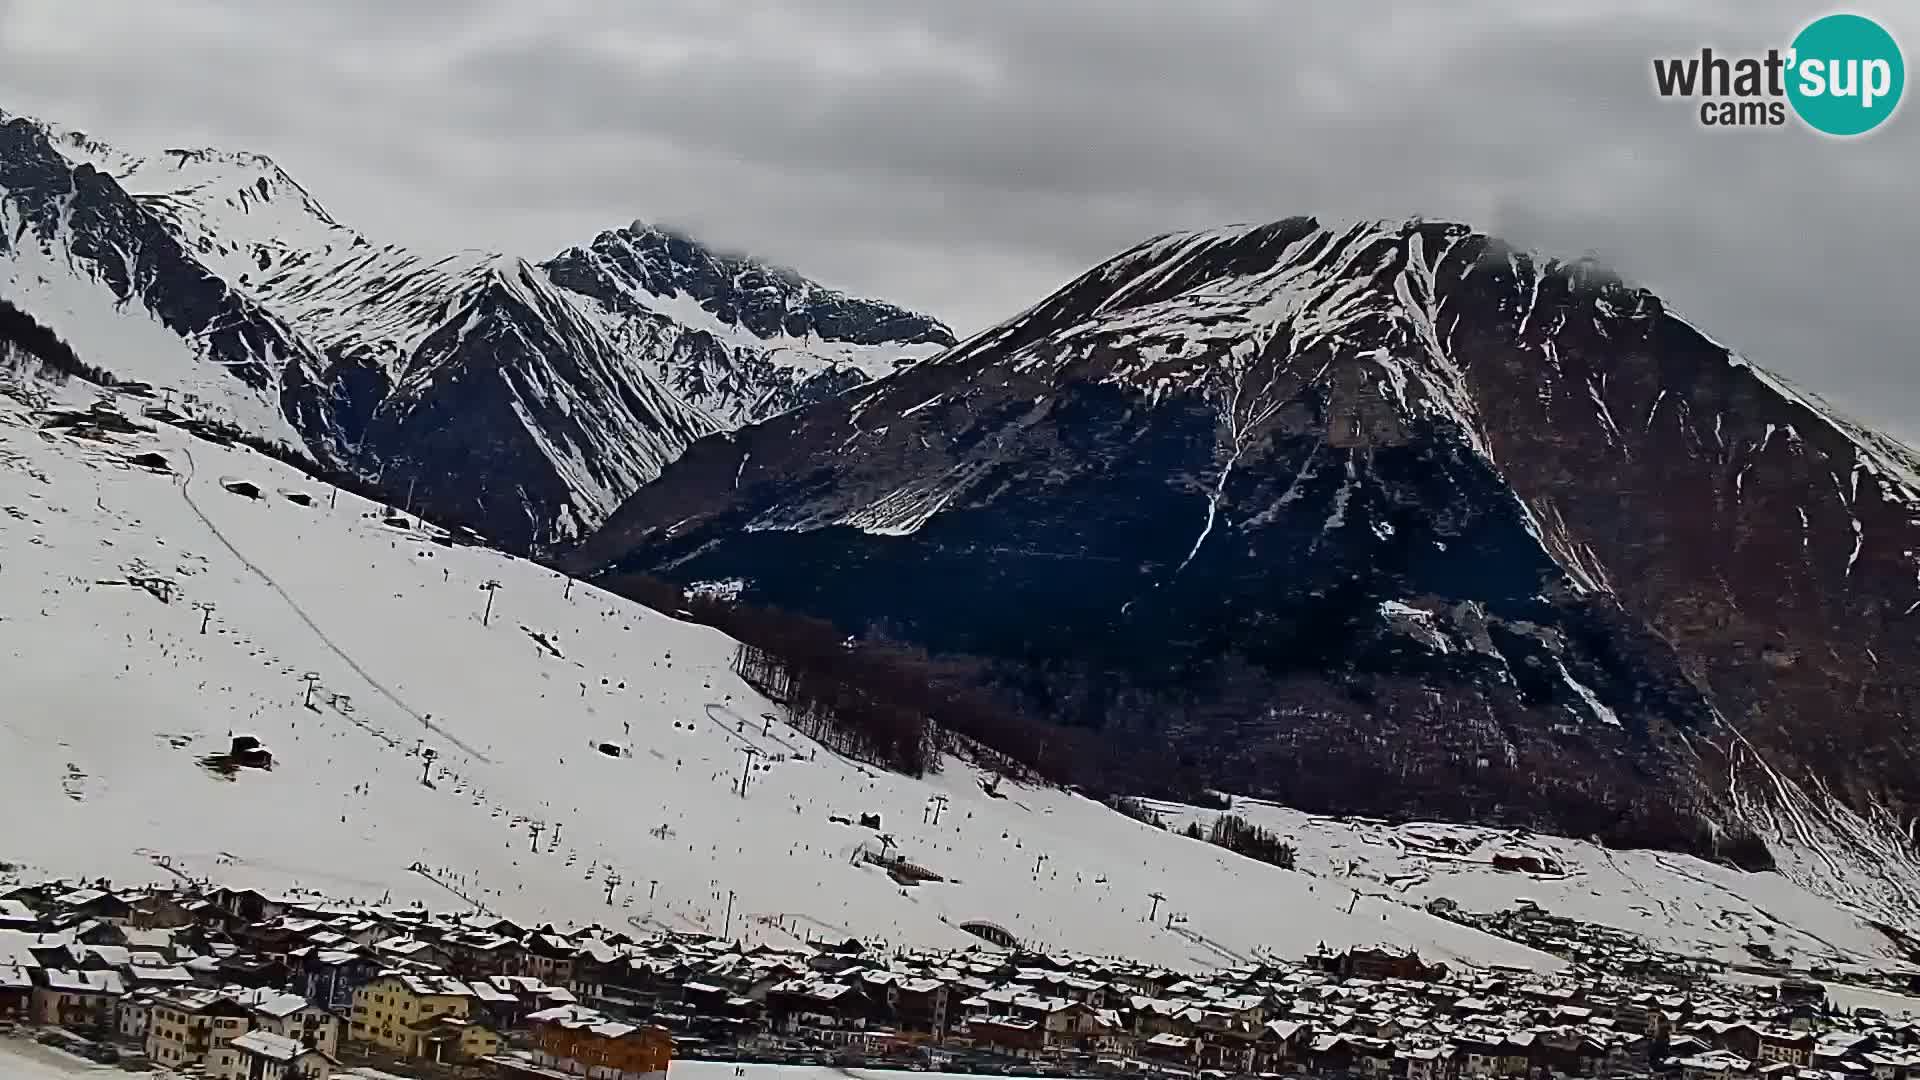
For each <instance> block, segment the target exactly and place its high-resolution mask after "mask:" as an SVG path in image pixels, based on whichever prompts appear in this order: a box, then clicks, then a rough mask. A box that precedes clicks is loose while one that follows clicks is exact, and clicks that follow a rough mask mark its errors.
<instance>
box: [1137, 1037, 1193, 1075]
mask: <svg viewBox="0 0 1920 1080" xmlns="http://www.w3.org/2000/svg"><path fill="white" fill-rule="evenodd" d="M1139 1048H1140V1056H1141V1057H1143V1058H1146V1059H1147V1060H1149V1061H1154V1062H1157V1063H1159V1064H1161V1065H1168V1066H1172V1067H1174V1068H1177V1069H1192V1068H1195V1067H1196V1066H1197V1064H1198V1063H1199V1060H1200V1044H1199V1042H1198V1041H1197V1040H1195V1039H1193V1038H1191V1037H1189V1036H1186V1035H1174V1034H1172V1033H1170V1032H1169V1033H1166V1034H1161V1035H1155V1036H1153V1037H1152V1038H1149V1039H1146V1040H1144V1041H1142V1042H1141V1043H1140V1044H1139Z"/></svg>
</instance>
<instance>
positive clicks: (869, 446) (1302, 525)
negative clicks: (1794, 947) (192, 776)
mask: <svg viewBox="0 0 1920 1080" xmlns="http://www.w3.org/2000/svg"><path fill="white" fill-rule="evenodd" d="M1916 476H1920V463H1916V460H1915V458H1914V456H1913V455H1912V453H1911V452H1910V451H1907V450H1905V449H1904V448H1902V447H1899V446H1897V445H1895V444H1893V443H1892V442H1891V441H1889V440H1886V439H1884V438H1881V437H1878V436H1875V435H1872V434H1870V433H1867V432H1864V431H1862V430H1860V429H1858V428H1856V427H1854V426H1853V425H1851V424H1849V423H1847V422H1845V421H1843V420H1840V419H1838V418H1836V417H1835V416H1833V415H1832V414H1831V413H1830V412H1829V411H1828V410H1826V409H1824V408H1823V407H1821V406H1820V405H1819V404H1817V403H1815V402H1813V401H1811V400H1810V399H1808V398H1806V397H1804V396H1803V395H1800V394H1798V393H1796V392H1794V391H1792V390H1791V389H1789V388H1787V387H1786V386H1785V385H1784V384H1782V383H1781V382H1779V381H1778V380H1777V379H1775V378H1773V377H1772V376H1769V375H1767V374H1765V373H1763V372H1761V371H1759V370H1758V369H1756V368H1754V367H1752V366H1751V365H1749V364H1747V363H1746V362H1745V361H1743V360H1741V359H1740V358H1738V357H1736V356H1734V355H1732V354H1730V353H1729V352H1728V351H1727V350H1726V349H1724V348H1722V347H1721V346H1719V345H1717V344H1715V343H1714V342H1713V341H1711V340H1709V339H1708V338H1706V337H1705V336H1703V335H1702V334H1701V333H1699V332H1698V331H1696V330H1694V329H1693V328H1692V327H1691V326H1689V325H1688V324H1687V323H1685V322H1684V321H1682V320H1681V319H1680V318H1678V317H1677V316H1675V315H1673V314H1672V313H1671V312H1669V311H1667V310H1666V308H1665V306H1664V305H1663V304H1662V303H1661V302H1660V301H1659V299H1658V298H1657V297H1655V296H1653V295H1652V294H1650V293H1647V292H1645V291H1644V290H1640V289H1636V288H1633V287H1631V286H1629V285H1627V284H1625V283H1623V282H1621V281H1619V280H1617V279H1616V278H1613V277H1612V276H1610V275H1607V274H1605V273H1602V272H1601V271H1599V270H1597V269H1596V268H1594V267H1592V266H1590V265H1586V264H1582V263H1572V264H1567V263H1560V262H1556V261H1553V260H1543V259H1538V258H1535V257H1532V256H1529V255H1526V254H1523V253H1518V252H1514V251H1511V250H1509V249H1508V248H1506V247H1505V246H1503V245H1501V244H1500V243H1499V242H1497V241H1495V240H1492V239H1489V238H1487V237H1485V236H1483V235H1479V234H1476V233H1473V232H1472V231H1471V230H1469V229H1467V228H1464V227H1461V226H1454V225H1444V224H1435V223H1405V224H1392V223H1386V224H1381V223H1368V224H1363V225H1358V226H1355V227H1352V228H1346V229H1338V230H1330V229H1327V228H1323V227H1322V226H1320V225H1319V224H1318V223H1317V222H1314V221H1311V220H1306V219H1295V220H1290V221H1283V222H1279V223H1276V224H1273V225H1268V226H1264V227H1260V228H1249V229H1228V230H1219V231H1213V232H1206V233H1197V234H1184V235H1178V236H1171V237H1164V238H1160V239H1157V240H1154V241H1151V242H1149V243H1147V244H1143V245H1141V246H1140V247H1138V248H1135V249H1133V250H1131V251H1129V252H1127V253H1125V254H1123V255H1121V256H1119V257H1117V258H1115V259H1113V260H1111V261H1110V262H1108V263H1106V264H1104V265H1102V266H1100V267H1098V268H1096V269H1094V270H1093V271H1091V272H1089V273H1088V274H1086V275H1084V276H1083V277H1081V278H1080V279H1079V280H1077V281H1075V282H1073V283H1072V284H1070V285H1068V286H1067V287H1066V288H1064V289H1062V290H1061V291H1060V292H1059V293H1057V294H1055V295H1054V296H1052V297H1050V298H1048V299H1047V300H1045V301H1043V302H1042V303H1041V304H1039V305H1038V306H1036V307H1035V308H1033V309H1032V310H1030V311H1028V312H1026V313H1025V314H1023V315H1021V316H1019V317H1017V318H1015V319H1013V320H1010V321H1009V322H1007V323H1005V324H1003V325H1001V326H999V327H996V328H994V329H993V330H990V331H988V332H986V333H984V334H981V335H979V336H978V337H975V338H973V339H971V340H969V341H967V342H964V343H962V344H961V345H960V346H959V347H957V348H955V349H953V350H952V351H950V352H948V353H946V354H943V355H942V356H940V357H938V358H936V359H934V360H930V361H926V362H923V363H920V364H918V365H916V366H914V367H912V368H910V369H908V370H906V371H903V372H901V373H900V374H898V375H896V376H895V377H893V378H891V379H888V380H887V381H885V382H883V383H880V384H876V385H874V386H871V387H864V388H860V389H856V390H854V391H852V392H850V393H848V394H845V395H843V396H841V397H837V398H834V399H831V400H828V401H825V402H822V403H820V404H816V405H813V406H810V407H807V408H804V409H801V410H799V411H796V412H792V413H787V414H784V415H780V416H776V417H774V418H772V419H770V420H767V421H765V422H763V423H760V424H756V425H753V426H750V427H747V428H744V429H742V430H740V431H738V432H734V433H731V434H726V435H720V436H715V437H712V438H709V439H705V440H702V441H700V442H698V443H695V444H694V445H693V446H692V447H691V448H690V449H689V450H688V451H687V453H686V454H685V455H684V456H683V457H682V458H681V459H680V460H679V461H678V462H676V463H675V464H674V465H673V466H671V467H669V468H668V469H667V470H666V472H665V473H664V474H663V475H662V477H661V478H660V480H658V481H657V482H655V483H654V484H652V485H649V486H648V487H646V488H643V489H641V490H640V491H639V492H638V493H637V494H636V495H635V496H634V497H633V498H632V499H631V500H629V501H628V503H627V504H626V505H625V506H624V507H623V508H622V509H621V510H620V511H619V512H618V513H616V514H615V515H614V517H613V518H612V519H611V520H610V521H609V523H608V525H607V526H606V527H605V528H604V529H603V530H602V531H601V532H600V533H599V534H597V535H596V536H594V537H593V538H592V539H591V540H590V541H589V542H588V543H587V544H585V545H583V546H582V547H581V548H580V549H578V550H577V551H575V552H573V553H572V555H571V556H570V564H571V565H572V566H574V567H576V568H611V569H614V570H640V571H648V572H654V573H660V574H664V575H666V576H670V577H674V578H677V579H681V580H698V579H735V578H737V579H742V580H743V581H745V582H746V593H745V595H746V597H747V598H748V599H749V600H753V601H758V602H762V603H767V604H772V605H777V606H782V607H789V608H794V609H798V610H803V611H807V612H810V613H814V614H819V615H823V616H827V617H830V618H832V619H834V620H836V621H837V622H839V623H840V624H841V625H843V626H844V627H846V628H847V629H850V630H854V631H860V632H883V633H885V634H887V635H890V636H892V637H895V638H902V639H906V640H908V641H912V642H915V643H919V644H922V645H925V646H926V647H928V648H930V649H933V650H935V651H938V652H942V653H949V654H966V655H969V656H973V657H979V658H983V659H984V661H985V662H986V664H987V665H988V667H989V668H990V670H991V676H990V677H991V679H992V680H993V681H995V682H997V683H998V684H999V685H1002V686H1005V687H1010V688H1014V689H1015V690H1017V691H1018V692H1019V693H1021V694H1023V695H1025V696H1026V697H1027V698H1028V700H1030V701H1032V702H1034V703H1036V704H1037V705H1039V706H1040V707H1042V708H1044V709H1046V710H1048V711H1050V712H1052V713H1053V714H1055V715H1060V716H1065V717H1068V718H1070V719H1073V720H1075V721H1077V722H1079V723H1083V724H1087V725H1096V726H1103V727H1105V728H1106V729H1108V730H1110V731H1112V732H1113V733H1114V735H1115V737H1116V739H1118V740H1120V741H1121V742H1123V743H1124V744H1127V745H1130V746H1133V747H1136V748H1140V753H1138V754H1136V755H1135V757H1134V761H1135V763H1136V764H1135V767H1136V768H1141V769H1144V768H1146V767H1149V766H1151V764H1152V763H1153V762H1155V761H1160V762H1162V763H1180V762H1184V763H1185V764H1186V765H1187V766H1189V767H1191V768H1196V769H1198V770H1200V771H1201V772H1202V773H1203V774H1204V775H1205V776H1206V777H1207V778H1209V779H1211V780H1212V781H1213V782H1215V783H1216V784H1217V785H1219V786H1221V787H1223V788H1228V789H1231V790H1242V791H1247V792H1250V793H1254V794H1266V795H1270V796H1274V797H1278V798H1281V799H1284V800H1286V801H1288V802H1291V803H1293V804H1295V805H1300V806H1303V807H1306V808H1315V809H1327V810H1340V811H1349V812H1365V813H1413V814H1436V815H1445V816H1473V817H1476V818H1481V819H1492V820H1499V821H1507V822H1512V823H1517V824H1527V825H1538V826H1550V827H1553V828H1556V829H1558V830H1561V831H1567V832H1572V833H1575V834H1578V835H1588V834H1600V835H1603V836H1607V837H1610V838H1613V839H1616V840H1621V841H1628V842H1636V843H1652V844H1658V845H1661V846H1673V847H1680V848H1686V849H1689V850H1695V851H1701V852H1705V853H1718V854H1720V855H1723V856H1727V857H1735V858H1740V859H1743V860H1746V861H1749V862H1753V861H1764V859H1765V856H1764V855H1763V854H1762V853H1761V852H1760V851H1759V849H1758V845H1754V844H1751V843H1750V842H1742V843H1736V842H1735V840H1736V838H1737V837H1739V836H1743V835H1747V834H1749V833H1753V834H1758V835H1759V836H1760V837H1761V838H1763V839H1765V840H1767V841H1768V842H1770V843H1775V844H1776V845H1779V844H1787V845H1790V846H1792V847H1794V849H1795V850H1796V851H1806V850H1817V849H1826V850H1838V849H1839V848H1840V847H1843V846H1848V845H1851V847H1850V850H1852V851H1853V852H1854V854H1855V855H1856V856H1858V858H1859V859H1861V860H1866V861H1869V862H1872V861H1878V862H1879V863H1881V864H1883V865H1892V864H1897V868H1896V869H1897V870H1898V873H1894V874H1893V875H1892V877H1889V878H1888V879H1887V880H1888V881H1889V882H1892V881H1893V878H1897V877H1898V876H1899V874H1900V873H1905V872H1906V870H1908V869H1910V868H1911V864H1910V856H1909V854H1908V851H1907V847H1906V843H1905V839H1904V833H1905V831H1906V824H1907V823H1908V822H1910V821H1911V820H1912V819H1913V815H1914V811H1915V807H1916V802H1917V801H1920V783H1916V781H1915V779H1914V777H1915V775H1916V774H1915V772H1914V770H1913V760H1912V756H1911V755H1912V754H1913V747H1914V744H1913V733H1912V730H1911V726H1910V723H1909V720H1908V717H1909V716H1910V715H1911V709H1912V705H1913V701H1914V693H1915V689H1916V678H1920V676H1916V672H1920V649H1917V648H1916V635H1915V633H1914V631H1915V627H1916V625H1920V624H1917V623H1916V618H1917V617H1920V615H1917V613H1920V574H1917V573H1916V563H1915V557H1914V553H1915V551H1916V550H1920V496H1916V488H1920V480H1916ZM1141 763H1145V764H1141ZM1828 791H1831V792H1832V794H1833V796H1834V797H1833V798H1827V797H1826V795H1825V793H1826V792H1828ZM1797 857H1798V856H1796V858H1797ZM1815 869H1816V870H1817V867H1816V868H1815ZM1809 872H1812V871H1809ZM1904 888H1905V886H1904V885H1902V884H1899V883H1898V882H1894V883H1892V884H1888V885H1887V887H1886V889H1884V890H1882V893H1883V895H1895V894H1900V895H1905V894H1904V893H1902V892H1901V890H1903V889H1904Z"/></svg>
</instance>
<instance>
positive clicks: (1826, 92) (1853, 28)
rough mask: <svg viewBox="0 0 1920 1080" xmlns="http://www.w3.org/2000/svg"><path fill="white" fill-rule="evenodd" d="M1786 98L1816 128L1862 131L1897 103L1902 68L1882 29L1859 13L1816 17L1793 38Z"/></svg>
mask: <svg viewBox="0 0 1920 1080" xmlns="http://www.w3.org/2000/svg"><path fill="white" fill-rule="evenodd" d="M1789 63H1790V64H1791V65H1792V69H1791V72H1790V74H1789V76H1788V80H1787V100H1789V101H1791V102H1792V103H1793V111H1794V112H1796V113H1799V114H1800V119H1802V120H1804V121H1806V123H1807V126H1808V127H1811V128H1813V129H1814V130H1815V131H1819V132H1822V133H1824V134H1827V135H1840V136H1847V135H1864V134H1866V133H1867V132H1869V131H1872V130H1873V129H1874V128H1877V127H1879V126H1880V125H1881V124H1882V123H1884V122H1885V121H1886V119H1887V117H1889V116H1892V115H1893V110H1894V109H1895V107H1897V106H1898V105H1899V104H1900V92H1901V91H1902V90H1904V89H1905V88H1906V84H1907V66H1906V63H1905V62H1904V61H1903V60H1902V59H1901V57H1900V46H1899V44H1898V43H1897V42H1895V41H1894V40H1893V35H1892V34H1889V33H1887V31H1886V28H1885V27H1883V26H1881V25H1880V24H1879V23H1877V22H1874V21H1873V20H1872V19H1869V18H1867V17H1865V16H1863V15H1828V16H1826V17H1824V18H1820V19H1815V20H1814V21H1813V22H1810V23H1808V24H1807V25H1806V28H1805V29H1803V30H1801V31H1800V33H1799V35H1798V36H1796V37H1795V38H1794V39H1793V55H1792V59H1791V60H1790V61H1789Z"/></svg>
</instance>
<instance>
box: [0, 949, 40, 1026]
mask: <svg viewBox="0 0 1920 1080" xmlns="http://www.w3.org/2000/svg"><path fill="white" fill-rule="evenodd" d="M34 970H37V969H32V968H27V967H24V966H22V965H20V964H15V963H8V962H6V961H5V960H4V958H0V1020H22V1019H25V1018H26V1017H27V1015H28V1013H29V1012H30V1010H31V1009H32V1006H33V976H32V975H31V974H30V972H31V971H34Z"/></svg>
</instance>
